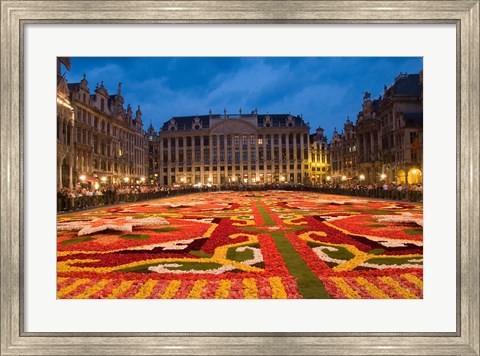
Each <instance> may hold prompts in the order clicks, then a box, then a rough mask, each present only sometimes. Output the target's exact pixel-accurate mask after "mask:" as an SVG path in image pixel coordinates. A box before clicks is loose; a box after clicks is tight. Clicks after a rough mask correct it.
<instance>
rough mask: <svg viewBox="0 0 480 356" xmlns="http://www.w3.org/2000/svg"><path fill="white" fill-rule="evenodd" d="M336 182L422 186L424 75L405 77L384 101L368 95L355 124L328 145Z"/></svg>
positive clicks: (347, 125)
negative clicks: (356, 180) (416, 184)
mask: <svg viewBox="0 0 480 356" xmlns="http://www.w3.org/2000/svg"><path fill="white" fill-rule="evenodd" d="M329 151H330V157H329V160H330V164H331V174H332V178H334V179H336V180H341V179H342V178H344V179H358V180H362V181H364V182H365V183H379V182H382V181H387V182H396V183H398V184H415V183H421V182H422V171H423V73H422V72H420V73H419V74H406V73H405V74H400V75H399V76H397V77H396V78H395V81H394V83H393V84H392V85H391V86H390V87H388V88H387V87H386V86H385V88H384V95H383V97H382V96H380V97H379V98H378V99H375V100H372V99H371V98H370V93H368V92H367V93H365V95H364V101H363V104H362V111H360V112H359V114H358V116H357V121H356V124H355V125H353V123H352V122H351V121H350V120H347V122H346V123H345V126H344V132H342V133H341V134H340V133H338V132H337V131H336V130H335V132H334V133H333V136H332V140H331V142H330V145H329Z"/></svg>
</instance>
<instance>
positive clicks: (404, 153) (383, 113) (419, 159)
mask: <svg viewBox="0 0 480 356" xmlns="http://www.w3.org/2000/svg"><path fill="white" fill-rule="evenodd" d="M380 125H381V133H382V136H381V144H382V162H383V170H382V171H383V174H385V179H386V180H388V181H389V182H397V183H402V184H403V183H408V184H412V183H421V182H422V172H423V71H421V72H420V73H419V74H406V73H405V74H400V75H399V76H397V77H396V78H395V82H394V84H393V85H392V86H390V87H389V88H387V87H385V88H384V97H383V100H382V102H381V104H380Z"/></svg>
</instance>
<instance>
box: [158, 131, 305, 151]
mask: <svg viewBox="0 0 480 356" xmlns="http://www.w3.org/2000/svg"><path fill="white" fill-rule="evenodd" d="M210 138H211V142H212V146H220V147H224V146H225V145H226V146H232V142H233V145H234V146H240V143H241V146H243V147H247V146H248V144H250V146H255V145H256V144H258V146H262V145H263V144H264V143H265V145H267V146H269V145H271V144H272V141H273V144H274V145H278V144H280V143H281V144H282V145H286V144H287V139H288V143H291V144H293V142H294V134H288V135H287V134H273V135H270V134H268V135H265V137H264V135H263V134H260V135H214V136H193V137H191V136H187V137H171V138H170V147H172V148H175V147H176V145H177V141H178V147H184V145H185V146H186V147H191V146H201V140H202V139H203V146H210ZM295 142H296V144H298V145H300V144H301V134H299V133H298V134H296V135H295ZM303 142H305V143H306V142H308V135H307V134H304V137H303ZM168 143H169V139H168V138H163V139H162V145H163V147H164V148H167V147H168Z"/></svg>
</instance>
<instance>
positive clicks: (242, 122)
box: [159, 111, 326, 185]
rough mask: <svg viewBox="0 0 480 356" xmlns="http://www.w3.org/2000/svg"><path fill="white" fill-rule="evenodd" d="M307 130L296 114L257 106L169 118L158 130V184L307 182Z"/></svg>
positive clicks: (308, 176) (309, 169)
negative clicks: (256, 108)
mask: <svg viewBox="0 0 480 356" xmlns="http://www.w3.org/2000/svg"><path fill="white" fill-rule="evenodd" d="M309 130H310V128H309V126H308V125H307V124H305V122H304V121H303V119H302V118H301V117H298V116H297V117H294V116H291V115H286V114H282V115H258V114H257V113H256V111H254V112H252V113H251V114H239V115H227V114H226V113H224V115H215V114H210V115H204V116H187V117H174V118H172V119H171V120H169V121H168V122H166V123H165V124H164V125H163V127H162V129H161V130H160V133H159V140H160V153H159V155H160V160H159V162H160V167H159V175H160V184H162V185H174V184H180V185H182V184H201V185H207V184H212V185H257V184H281V183H290V184H300V183H302V184H306V183H308V184H309V183H311V165H310V147H311V145H310V139H309ZM325 146H326V145H325ZM325 146H319V147H320V149H325ZM325 156H326V155H325V154H323V155H320V156H319V157H323V158H324V157H325ZM323 158H322V159H323ZM322 162H323V161H322Z"/></svg>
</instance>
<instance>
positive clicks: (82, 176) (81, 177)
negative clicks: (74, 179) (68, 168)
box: [79, 174, 87, 183]
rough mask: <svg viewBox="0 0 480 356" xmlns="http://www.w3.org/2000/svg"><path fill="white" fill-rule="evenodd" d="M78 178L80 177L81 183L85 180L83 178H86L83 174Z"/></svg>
mask: <svg viewBox="0 0 480 356" xmlns="http://www.w3.org/2000/svg"><path fill="white" fill-rule="evenodd" d="M79 178H80V180H81V181H82V183H83V182H85V179H87V177H86V176H84V175H83V174H82V175H81V176H80V177H79Z"/></svg>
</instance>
